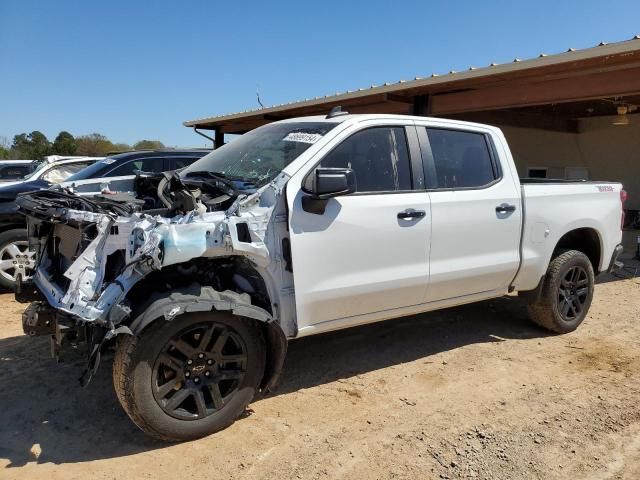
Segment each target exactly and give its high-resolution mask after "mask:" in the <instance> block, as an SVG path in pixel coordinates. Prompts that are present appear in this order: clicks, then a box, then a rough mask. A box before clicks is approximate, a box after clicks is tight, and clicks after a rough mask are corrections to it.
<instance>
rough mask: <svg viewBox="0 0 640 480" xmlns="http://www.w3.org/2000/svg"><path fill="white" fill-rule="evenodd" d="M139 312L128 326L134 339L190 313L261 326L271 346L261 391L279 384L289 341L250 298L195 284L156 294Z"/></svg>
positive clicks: (270, 317) (268, 347)
mask: <svg viewBox="0 0 640 480" xmlns="http://www.w3.org/2000/svg"><path fill="white" fill-rule="evenodd" d="M139 311H140V313H139V314H138V315H135V316H134V317H133V319H132V320H131V322H130V323H129V325H128V328H129V329H130V330H131V333H132V334H133V335H139V334H140V333H142V331H143V330H145V329H146V328H147V327H149V326H150V325H151V324H153V323H155V322H158V321H171V320H173V319H174V318H175V317H177V316H179V315H183V314H185V313H190V312H214V311H228V312H231V313H233V314H234V315H237V316H238V317H244V318H251V319H253V320H255V321H257V322H259V324H260V325H261V327H262V331H263V334H264V338H265V342H266V345H267V352H266V357H267V363H266V365H265V372H264V376H263V378H262V381H261V382H260V391H261V392H263V393H266V392H268V391H269V390H270V389H272V388H273V387H274V386H275V384H276V383H277V380H278V378H279V376H280V372H281V370H282V366H283V364H284V358H285V356H286V352H287V338H286V336H285V334H284V332H283V330H282V328H281V327H280V325H279V324H278V323H277V322H276V321H275V320H274V319H273V317H272V316H271V314H270V313H269V312H267V311H266V310H265V309H263V308H261V307H258V306H256V305H252V304H251V299H250V297H249V295H248V294H240V293H236V292H233V291H230V290H226V291H224V292H219V291H217V290H214V289H213V288H212V287H208V286H202V285H199V284H192V285H190V286H187V287H182V288H178V289H175V290H171V291H165V292H159V293H157V294H154V295H153V296H152V297H151V298H150V299H149V301H148V302H147V303H146V304H145V306H144V307H141V308H140V309H139Z"/></svg>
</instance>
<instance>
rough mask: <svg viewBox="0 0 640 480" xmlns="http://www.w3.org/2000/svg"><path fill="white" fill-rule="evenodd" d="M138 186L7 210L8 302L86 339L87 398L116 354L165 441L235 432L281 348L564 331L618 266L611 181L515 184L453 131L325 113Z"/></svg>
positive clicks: (410, 121) (617, 196)
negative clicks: (25, 253)
mask: <svg viewBox="0 0 640 480" xmlns="http://www.w3.org/2000/svg"><path fill="white" fill-rule="evenodd" d="M143 183H144V185H141V186H139V191H138V197H139V198H138V199H133V198H132V199H130V200H126V199H122V198H115V197H109V196H108V195H105V196H102V197H96V198H94V199H88V198H84V197H80V196H78V195H74V194H72V193H70V192H52V191H40V192H34V193H30V194H23V195H21V196H20V197H19V199H18V203H19V205H20V209H21V211H22V212H23V213H25V214H26V215H27V218H28V223H29V232H30V245H31V247H32V248H35V249H36V251H37V258H38V262H39V263H38V266H37V268H36V270H35V274H34V275H33V283H32V284H23V285H20V288H19V289H18V292H17V293H16V297H17V298H18V300H20V301H23V302H33V303H31V305H30V306H29V307H28V308H27V310H26V311H25V313H24V315H23V327H24V330H25V332H26V333H27V334H30V335H38V334H43V335H51V337H52V341H53V344H54V349H55V350H57V349H59V348H60V347H61V346H63V345H64V344H65V343H67V342H73V343H77V342H79V341H80V340H86V341H87V344H88V354H89V365H88V369H87V372H85V375H84V377H83V378H84V381H85V382H86V381H88V379H89V378H90V376H91V374H92V373H93V372H94V371H95V369H96V368H97V364H98V360H99V358H100V352H101V350H102V349H103V347H104V346H106V345H109V344H115V349H116V353H115V359H114V369H113V379H114V386H115V389H116V392H117V394H118V397H119V399H120V401H121V403H122V406H123V407H124V409H125V410H126V412H127V413H128V415H129V416H130V417H131V419H132V420H133V421H134V422H135V423H136V424H137V425H138V426H139V427H140V428H141V429H143V430H144V431H145V432H147V433H148V434H150V435H152V436H154V437H157V438H160V439H164V440H169V441H171V440H172V441H178V440H186V439H192V438H196V437H200V436H203V435H207V434H210V433H212V432H215V431H217V430H220V429H222V428H224V427H226V426H228V425H230V424H231V423H232V422H233V421H234V420H235V419H236V418H237V417H238V416H239V415H240V414H241V413H242V412H243V411H244V409H245V408H246V406H247V405H248V404H249V402H250V401H251V400H252V399H253V398H254V396H255V395H256V394H258V393H259V392H264V391H266V390H268V389H269V388H271V387H272V386H273V385H274V383H275V381H276V379H277V377H278V374H279V372H280V370H281V367H282V364H283V361H284V357H285V353H286V346H287V341H288V340H289V339H295V338H299V337H303V336H306V335H312V334H317V333H322V332H327V331H330V330H336V329H341V328H345V327H351V326H354V325H361V324H365V323H371V322H377V321H380V320H387V319H391V318H396V317H401V316H406V315H413V314H417V313H421V312H427V311H431V310H436V309H440V308H445V307H451V306H455V305H461V304H465V303H469V302H477V301H480V300H486V299H490V298H495V297H500V296H503V295H507V294H515V293H518V294H524V295H523V296H524V299H525V301H526V302H527V303H528V305H529V311H530V314H531V318H532V320H533V321H534V322H536V323H537V324H539V325H541V326H543V327H545V328H547V329H549V330H552V331H554V332H559V333H563V332H570V331H572V330H574V329H575V328H576V327H577V326H578V325H579V324H580V323H581V322H582V321H583V320H584V318H585V316H586V314H587V311H588V309H589V305H590V303H591V300H592V297H593V293H594V277H595V275H597V274H598V273H600V272H604V271H608V270H611V269H612V268H613V267H614V266H615V265H616V263H617V257H618V255H619V254H620V252H621V250H622V247H621V246H620V242H621V219H622V201H623V200H624V191H623V190H622V186H621V185H620V184H619V183H610V182H566V181H544V182H540V181H533V180H532V181H520V180H519V179H518V175H517V173H516V168H515V165H514V162H513V159H512V156H511V153H510V151H509V148H508V146H507V142H506V141H505V137H504V136H503V134H502V132H501V131H500V130H499V129H497V128H494V127H490V126H486V125H479V124H473V123H465V122H460V121H451V120H444V119H436V118H424V117H409V116H394V115H349V114H346V113H345V112H341V111H339V110H335V111H332V112H331V113H330V114H329V115H327V116H326V117H307V118H297V119H291V120H285V121H281V122H277V123H272V124H269V125H266V126H263V127H260V128H258V129H256V130H254V131H252V132H249V133H247V134H245V135H243V136H242V137H240V138H238V139H236V140H233V141H232V142H230V143H229V144H227V145H225V146H224V147H222V148H220V149H218V150H215V151H213V152H211V153H210V154H208V155H207V156H205V157H203V158H202V159H201V160H199V161H197V162H195V163H194V164H192V165H191V166H189V167H187V168H186V169H184V170H182V171H181V172H180V173H179V175H178V174H174V175H172V176H171V175H167V174H164V175H161V176H158V177H157V178H146V179H144V182H143ZM145 189H146V190H145ZM143 204H144V205H143Z"/></svg>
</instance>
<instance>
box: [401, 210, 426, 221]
mask: <svg viewBox="0 0 640 480" xmlns="http://www.w3.org/2000/svg"><path fill="white" fill-rule="evenodd" d="M426 214H427V212H425V211H424V210H405V211H403V212H398V218H401V219H402V220H412V219H414V218H422V217H424V216H425V215H426Z"/></svg>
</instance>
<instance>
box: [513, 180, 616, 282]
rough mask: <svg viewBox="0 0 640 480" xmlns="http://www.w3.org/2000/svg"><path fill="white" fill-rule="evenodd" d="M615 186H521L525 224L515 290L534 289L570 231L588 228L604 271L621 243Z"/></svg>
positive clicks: (580, 184) (566, 184) (589, 184)
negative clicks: (595, 236) (597, 243)
mask: <svg viewBox="0 0 640 480" xmlns="http://www.w3.org/2000/svg"><path fill="white" fill-rule="evenodd" d="M621 189H622V186H621V185H620V184H619V183H604V184H598V183H595V182H588V183H586V182H585V183H557V184H526V185H523V186H522V191H523V201H524V205H525V222H524V230H523V238H522V266H521V268H520V271H519V272H518V276H517V277H516V279H515V281H514V286H515V288H516V289H517V290H530V289H532V288H535V287H536V285H537V284H538V282H539V281H540V278H541V277H542V276H543V275H544V273H545V271H546V270H547V266H548V265H549V261H550V260H551V255H552V254H553V250H554V249H555V247H556V245H557V244H558V240H560V238H561V237H562V236H563V235H564V234H566V233H567V232H570V231H572V230H576V229H579V228H591V229H593V230H595V231H596V233H597V234H598V237H599V240H600V250H601V255H600V265H599V268H598V270H599V271H604V270H606V269H607V268H608V266H609V261H610V260H611V255H612V254H613V251H614V249H615V248H616V246H617V245H618V244H620V243H621V242H622V230H621V228H620V222H621V214H622V208H621V204H620V190H621Z"/></svg>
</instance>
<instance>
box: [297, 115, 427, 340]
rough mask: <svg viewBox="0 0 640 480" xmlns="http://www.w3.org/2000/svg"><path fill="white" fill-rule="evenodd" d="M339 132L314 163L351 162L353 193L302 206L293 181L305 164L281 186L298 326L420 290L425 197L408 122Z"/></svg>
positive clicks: (407, 302) (393, 302)
mask: <svg viewBox="0 0 640 480" xmlns="http://www.w3.org/2000/svg"><path fill="white" fill-rule="evenodd" d="M343 137H346V138H342V140H341V141H340V143H339V144H338V145H337V146H336V147H335V148H333V149H331V150H330V151H329V152H328V153H327V154H326V155H324V157H323V158H322V160H321V161H320V163H319V164H318V165H317V166H321V167H328V168H331V167H333V168H339V167H342V168H351V169H353V170H354V172H355V176H356V183H357V192H356V193H353V194H351V195H345V196H340V197H336V198H332V199H329V200H328V201H327V203H326V207H325V211H324V213H322V214H315V213H310V212H307V211H305V210H304V208H303V207H302V202H301V198H302V197H303V196H304V195H305V194H304V193H303V192H302V191H301V190H300V188H299V186H300V185H301V182H303V181H304V177H305V176H306V174H308V172H309V170H308V169H305V173H300V172H299V173H298V174H296V175H294V177H293V178H292V180H291V181H290V182H289V185H288V193H287V195H288V197H289V198H290V199H292V202H291V205H290V215H289V219H290V236H291V249H292V258H293V272H294V283H295V292H296V294H295V297H296V309H297V317H298V325H299V327H300V328H301V329H303V328H305V327H310V326H319V325H320V324H328V323H329V322H335V321H338V320H342V322H340V325H339V326H346V325H349V324H353V323H358V318H359V317H361V316H363V315H367V314H376V313H377V312H383V311H386V310H392V309H395V308H400V307H407V306H411V305H416V304H419V303H422V302H423V301H424V297H425V294H426V290H427V283H428V278H429V268H428V257H429V252H428V246H429V231H430V218H429V196H428V193H427V192H426V191H424V189H423V188H424V185H423V183H422V182H423V177H422V173H421V171H420V172H419V173H418V175H414V176H413V178H412V173H411V171H412V168H411V162H412V159H414V160H418V158H419V156H420V154H419V146H418V143H417V136H416V133H415V127H413V126H405V125H404V124H392V125H385V126H375V127H371V128H363V129H361V130H359V131H357V132H351V133H348V134H347V133H343ZM412 146H413V147H415V148H412ZM417 163H418V165H419V167H420V170H421V164H420V162H419V160H418V162H417ZM418 189H422V190H418ZM325 327H326V325H325ZM317 328H321V327H317ZM326 328H329V327H326Z"/></svg>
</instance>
